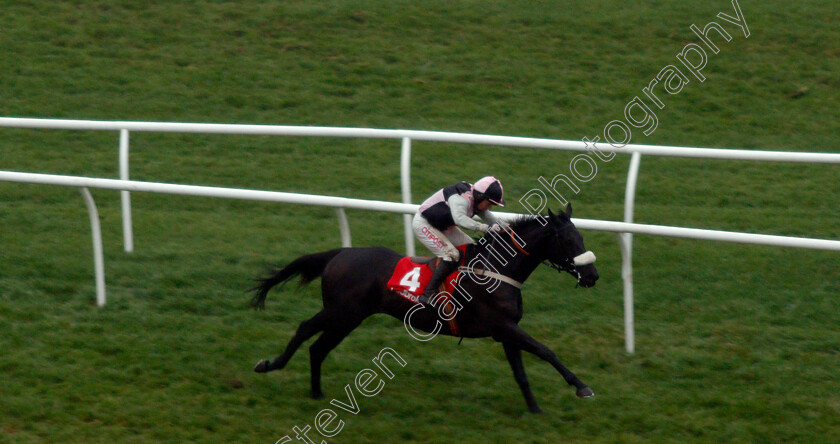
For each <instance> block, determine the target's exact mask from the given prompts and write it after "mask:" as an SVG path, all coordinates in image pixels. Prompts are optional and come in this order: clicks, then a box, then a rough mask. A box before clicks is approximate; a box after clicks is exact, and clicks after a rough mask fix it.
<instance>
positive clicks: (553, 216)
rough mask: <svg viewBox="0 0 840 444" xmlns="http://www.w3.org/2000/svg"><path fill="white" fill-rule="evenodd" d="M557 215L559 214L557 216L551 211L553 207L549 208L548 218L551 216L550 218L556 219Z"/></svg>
mask: <svg viewBox="0 0 840 444" xmlns="http://www.w3.org/2000/svg"><path fill="white" fill-rule="evenodd" d="M556 217H557V216H555V215H554V213H552V212H551V208H549V209H548V218H549V219H555V218H556Z"/></svg>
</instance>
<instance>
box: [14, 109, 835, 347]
mask: <svg viewBox="0 0 840 444" xmlns="http://www.w3.org/2000/svg"><path fill="white" fill-rule="evenodd" d="M0 127H12V128H33V129H62V130H95V131H118V132H119V134H120V139H119V152H120V155H119V159H120V162H119V163H120V165H119V171H120V178H121V180H119V181H117V180H109V179H94V178H84V177H71V176H56V175H38V174H28V173H13V172H0V181H3V180H6V181H13V182H27V181H30V180H31V182H29V183H43V184H53V185H64V186H73V187H79V188H82V189H83V190H84V189H85V188H108V189H114V190H121V196H122V214H123V237H124V246H125V250H126V251H127V252H131V251H133V249H134V242H133V235H132V224H131V203H130V192H131V191H146V192H157V193H174V194H188V195H200V196H209V197H222V198H235V199H255V200H268V201H275V202H287V203H300V204H307V205H325V206H333V207H336V212H337V216H338V219H339V229H340V232H341V238H342V245H344V246H350V244H351V242H350V228H349V224H348V222H347V216H346V214H345V213H344V208H360V209H368V210H374V211H390V212H397V213H404V214H405V217H404V224H405V243H406V254H409V255H414V254H415V248H414V237H413V235H412V232H411V214H413V213H414V212H415V211H416V208H417V206H416V205H412V204H411V200H412V198H411V141H412V140H423V141H431V142H447V143H467V144H481V145H498V146H512V147H523V148H538V149H553V150H569V151H587V144H586V143H584V142H582V141H571V140H555V139H538V138H528V137H510V136H494V135H482V134H464V133H452V132H437V131H415V130H394V129H371V128H340V127H314V126H284V125H239V124H213V123H176V122H130V121H122V122H121V121H93V120H66V119H33V118H13V117H0ZM131 131H142V132H177V133H204V134H239V135H275V136H298V137H307V136H317V137H346V138H377V139H398V140H400V141H401V161H400V184H401V189H402V199H403V203H402V204H398V203H393V202H382V201H367V200H361V199H348V198H343V197H330V196H315V195H306V194H293V193H281V192H270V191H256V190H238V189H232V188H213V187H196V186H191V185H172V184H160V183H149V182H134V181H129V180H128V178H129V168H128V162H129V132H131ZM598 149H599V150H600V151H601V152H608V153H610V152H614V153H624V154H632V157H631V161H630V168H629V171H628V176H627V187H626V192H625V211H624V222H611V221H599V220H585V219H575V223H576V224H577V225H578V226H579V227H580V228H584V229H592V230H604V231H613V232H616V233H619V244H620V246H621V253H622V273H621V274H622V279H623V281H624V308H625V311H624V316H625V346H626V349H627V351H628V352H629V353H633V351H634V348H635V341H634V336H633V331H634V327H633V322H634V321H633V265H632V240H633V239H632V233H642V234H651V235H658V236H671V237H685V238H692V239H705V240H715V241H723V242H741V243H755V244H762V245H775V246H782V247H797V248H811V249H826V250H835V251H840V247H838V246H840V241H835V240H824V239H809V238H798V237H789V236H772V235H761V234H750V233H735V232H727V231H718V230H701V229H692V228H680V227H666V226H658V225H640V224H633V223H632V222H633V213H634V206H635V204H634V201H635V192H636V191H635V190H636V183H637V178H638V174H639V166H640V161H641V156H642V155H643V154H644V155H654V156H674V157H688V158H704V159H724V160H753V161H774V162H800V163H827V164H840V154H838V153H802V152H789V151H757V150H735V149H719V148H691V147H673V146H656V145H632V144H628V145H625V146H623V147H620V148H616V147H613V146H611V145H609V144H599V145H598ZM83 195H85V201H86V203H88V208H89V209H90V208H93V211H95V205H94V204H93V201H92V199H90V200H88V195H89V193H88V194H85V191H83ZM91 205H93V207H91ZM394 205H397V206H394ZM508 216H509V215H508ZM91 221H92V222H93V213H91ZM97 224H98V218H97ZM92 229H93V226H92ZM94 231H96V230H94ZM94 236H95V235H94ZM94 242H96V241H95V240H94ZM97 301H101V304H104V278H103V282H102V296H101V299H100V296H99V281H98V280H97Z"/></svg>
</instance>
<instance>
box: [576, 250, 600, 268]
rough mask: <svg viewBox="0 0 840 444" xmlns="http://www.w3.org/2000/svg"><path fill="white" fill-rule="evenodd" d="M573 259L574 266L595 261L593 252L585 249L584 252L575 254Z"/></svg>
mask: <svg viewBox="0 0 840 444" xmlns="http://www.w3.org/2000/svg"><path fill="white" fill-rule="evenodd" d="M573 261H574V263H575V267H580V266H582V265H589V264H592V263H595V253H593V252H591V251H587V252H586V253H583V254H581V255H579V256H575V258H574V259H573Z"/></svg>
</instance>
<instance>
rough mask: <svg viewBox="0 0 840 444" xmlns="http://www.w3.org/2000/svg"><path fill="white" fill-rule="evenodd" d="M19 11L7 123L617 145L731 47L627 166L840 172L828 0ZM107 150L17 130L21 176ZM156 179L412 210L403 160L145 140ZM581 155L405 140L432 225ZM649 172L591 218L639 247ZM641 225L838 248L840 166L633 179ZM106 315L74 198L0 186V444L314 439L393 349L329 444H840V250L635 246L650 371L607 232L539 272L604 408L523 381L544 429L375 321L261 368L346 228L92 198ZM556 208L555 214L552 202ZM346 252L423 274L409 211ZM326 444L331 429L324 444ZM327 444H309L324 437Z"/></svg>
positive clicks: (550, 378) (318, 148) (487, 365)
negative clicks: (783, 154)
mask: <svg viewBox="0 0 840 444" xmlns="http://www.w3.org/2000/svg"><path fill="white" fill-rule="evenodd" d="M740 6H741V9H742V12H743V14H744V16H745V18H746V21H747V24H748V26H749V29H750V31H751V35H750V36H749V38H745V37H744V35H743V34H742V33H740V30H739V29H738V28H737V27H735V26H734V25H731V24H728V23H726V22H723V21H721V20H720V19H715V16H716V14H717V13H718V12H724V13H726V14H729V15H734V11H733V9H732V5H731V4H730V3H728V2H725V1H715V2H706V3H702V4H700V3H697V4H690V3H687V2H676V1H641V2H635V3H632V4H631V3H626V2H617V1H606V0H604V1H572V2H563V3H562V4H561V3H556V2H520V1H505V2H498V1H483V2H474V1H465V2H457V3H451V2H438V1H429V2H405V1H395V2H387V3H384V2H374V1H351V2H334V1H324V2H277V3H270V4H264V3H261V2H210V1H196V2H142V3H138V2H128V1H109V2H99V1H79V2H69V1H67V2H65V1H62V2H49V3H45V2H27V1H19V2H11V3H9V4H5V5H4V6H3V13H2V14H0V47H2V48H3V49H2V50H0V63H2V66H3V74H2V77H0V115H4V116H15V117H18V116H19V117H57V118H75V119H105V120H152V121H181V122H214V123H215V122H222V123H257V124H292V125H323V126H351V127H375V128H406V129H423V130H444V131H462V132H475V133H486V134H503V135H518V136H531V137H550V138H558V139H572V140H579V139H581V138H583V137H584V136H586V137H589V138H592V137H594V136H596V135H599V134H600V132H601V130H602V128H603V126H604V125H605V124H606V123H607V122H609V121H610V120H613V119H620V118H622V115H623V109H624V106H625V105H626V104H627V103H628V102H629V101H630V100H631V99H632V98H633V97H634V96H637V95H639V96H642V92H641V89H642V88H643V87H645V86H647V85H648V83H649V82H650V80H651V79H652V78H653V77H654V76H655V75H656V74H657V73H658V72H659V70H660V69H662V68H663V67H664V66H665V65H668V64H676V63H677V61H676V58H675V54H676V53H677V52H679V51H680V50H682V48H683V47H684V46H685V45H686V44H687V43H699V40H698V39H697V37H696V36H695V35H694V34H693V33H691V31H690V30H689V25H691V24H696V25H698V26H700V27H701V28H702V27H703V26H704V25H705V24H706V23H708V22H709V21H712V20H716V21H718V22H719V23H721V24H722V25H723V26H724V27H725V28H726V29H727V30H728V31H729V32H730V33H731V34H732V36H733V39H732V41H730V42H723V41H717V42H718V46H719V47H720V49H721V50H720V53H718V54H714V55H712V54H710V55H709V60H708V64H707V66H706V67H705V69H704V74H705V75H706V77H707V79H706V81H705V82H704V83H699V82H697V81H695V80H693V79H692V81H691V82H690V83H688V84H687V85H686V86H685V88H684V90H683V91H682V92H681V93H679V94H677V95H666V96H665V97H664V99H663V101H664V103H665V105H666V106H665V108H664V109H662V110H658V111H657V116H658V118H659V127H658V129H657V130H656V131H655V132H654V133H653V134H651V135H650V136H647V137H646V136H643V135H642V134H641V131H636V132H634V139H633V142H636V143H648V144H663V145H681V146H707V147H723V148H746V149H768V150H790V151H823V152H837V151H838V150H837V142H836V140H837V134H838V133H840V123H838V122H840V121H839V120H838V119H837V108H838V104H840V91H838V88H840V80H838V76H837V73H838V72H840V50H838V48H837V45H836V42H838V41H840V29H838V28H837V26H835V23H836V19H837V18H838V9H837V6H836V4H835V3H834V2H831V1H807V2H803V3H799V4H795V5H794V4H790V3H788V2H782V1H775V0H773V1H766V2H753V1H743V2H741V3H740ZM117 141H118V134H117V133H115V132H113V133H112V132H80V131H49V130H38V131H36V130H23V129H0V169H2V170H11V171H27V172H42V173H56V174H71V175H84V176H91V177H109V178H114V177H117ZM131 150H132V152H131V176H132V179H135V180H144V181H161V182H172V183H182V184H199V185H212V186H230V187H240V188H254V189H266V190H278V191H290V192H305V193H315V194H327V195H338V196H348V197H357V198H365V199H382V200H390V201H399V200H400V198H401V195H400V189H399V143H398V141H390V140H352V139H330V138H280V137H245V136H222V135H195V134H188V135H184V134H154V133H132V134H131ZM572 155H573V154H572V153H563V152H549V151H542V150H528V149H515V148H500V147H485V146H467V145H456V144H432V143H425V142H415V143H414V152H413V158H412V182H413V194H414V198H415V200H416V201H419V200H421V199H422V198H423V197H424V196H426V195H427V194H429V193H431V192H433V191H435V190H436V189H437V188H439V187H440V186H443V185H445V184H449V183H452V182H454V181H458V180H476V179H477V178H479V177H481V176H483V175H487V174H493V175H496V176H497V177H500V178H501V179H502V180H503V182H504V184H505V190H506V193H507V200H508V202H510V205H509V208H508V209H509V210H510V211H514V212H522V211H523V208H522V206H521V205H519V204H518V202H517V200H518V199H519V197H521V196H522V195H524V194H525V193H526V192H527V191H528V190H529V189H531V188H535V187H537V186H539V184H538V182H537V178H538V177H540V176H545V177H553V176H554V175H555V174H559V173H566V172H567V171H568V164H569V160H570V159H571V157H572ZM628 158H629V156H623V155H619V156H617V157H616V159H615V160H613V161H611V162H609V163H599V165H598V166H599V170H598V173H597V176H596V178H595V179H593V180H592V181H591V182H588V183H586V184H583V185H582V186H581V188H582V190H581V192H580V193H579V194H578V195H576V196H575V198H574V201H573V202H574V205H575V216H576V217H581V218H593V219H607V220H620V219H621V217H622V211H623V195H624V181H625V177H626V171H627V165H628ZM641 165H642V169H641V176H640V181H639V188H638V195H637V211H636V220H637V221H638V222H642V223H656V224H663V225H675V226H687V227H698V228H711V229H724V230H734V231H746V232H756V233H769V234H784V235H793V236H807V237H822V238H829V239H840V224H838V218H837V208H838V207H840V195H838V180H837V177H838V170H837V168H836V166H814V165H799V164H778V163H756V162H741V161H737V162H724V161H714V160H692V159H675V158H654V157H650V156H646V157H644V158H643V159H642V164H641ZM93 194H94V197H95V198H96V201H97V204H98V205H99V210H100V214H101V219H102V224H103V235H104V238H105V261H106V276H107V284H108V304H107V306H106V307H104V308H98V307H96V305H95V301H94V286H93V264H92V259H91V252H90V250H91V246H90V234H89V226H88V219H87V213H86V210H85V207H84V204H83V201H82V199H81V197H80V195H79V193H78V191H76V190H73V189H66V188H58V187H48V186H38V185H23V184H8V183H0V227H2V228H0V350H2V353H3V357H2V359H0V374H1V375H2V377H0V441H3V442H60V441H65V442H153V441H164V442H176V441H177V442H275V441H277V440H278V439H280V438H281V437H282V436H284V435H287V434H293V432H292V427H293V426H298V427H301V428H302V427H304V426H305V425H307V424H308V425H311V424H312V422H313V420H314V417H315V415H316V414H317V413H318V412H319V411H320V410H322V409H324V408H328V407H329V406H330V405H329V399H331V398H333V397H336V398H339V399H341V397H342V396H343V390H342V388H343V386H344V385H345V384H348V383H352V380H353V377H354V376H355V375H356V373H357V372H358V371H359V370H361V369H363V368H366V367H371V363H370V359H371V358H373V357H374V356H375V355H376V353H378V352H379V351H380V350H381V349H382V348H383V347H391V348H393V349H394V350H396V351H397V352H398V353H399V354H400V355H401V356H402V357H403V358H404V359H405V360H406V361H407V365H406V367H405V368H398V369H396V371H395V373H396V376H395V378H394V379H393V380H389V381H388V382H387V384H386V387H385V388H384V390H383V391H382V392H381V393H380V394H379V395H378V396H376V397H373V398H363V399H358V401H359V404H360V408H361V411H360V413H359V414H358V415H355V416H354V415H350V414H348V413H344V412H339V413H340V419H342V420H344V421H345V427H344V429H343V430H342V431H341V432H340V434H339V435H337V436H336V437H334V438H330V439H327V441H328V442H333V441H339V442H358V443H364V442H464V443H468V442H476V443H477V442H499V443H507V442H539V443H542V442H545V443H557V442H581V443H584V442H585V443H591V442H622V443H624V442H681V443H682V442H698V443H706V442H750V443H755V442H819V443H823V442H838V441H840V419H839V418H840V395H838V390H837V388H838V387H840V377H839V376H838V375H840V329H838V325H840V302H838V292H840V284H839V283H838V282H840V271H839V270H840V259H838V256H837V254H836V253H830V252H819V251H808V250H797V249H781V248H771V247H762V246H748V245H736V244H723V243H711V242H701V241H693V240H680V239H670V238H659V237H650V236H636V237H635V245H634V262H635V276H634V277H635V284H636V294H637V299H636V333H637V351H636V353H635V354H633V355H628V354H627V353H625V351H624V345H623V344H624V337H623V325H622V301H621V278H620V254H619V250H618V245H617V242H616V236H615V235H614V234H610V233H601V232H593V231H585V232H584V233H583V234H584V236H585V238H586V243H587V246H588V247H589V248H590V249H592V250H593V251H595V253H596V254H597V255H598V263H597V265H598V267H599V271H600V273H601V280H600V281H599V283H598V285H597V286H596V287H595V288H592V289H588V290H583V289H576V288H574V282H573V280H572V279H571V278H570V277H568V276H558V275H557V274H556V273H554V272H553V271H551V270H548V269H544V270H539V271H538V272H536V273H535V274H534V275H533V277H532V278H531V279H530V280H529V281H528V283H527V284H526V287H525V289H524V302H525V312H526V314H525V318H524V319H523V320H522V323H521V325H523V327H524V328H525V329H526V330H528V331H529V332H530V333H531V334H532V335H533V336H534V337H536V338H537V339H539V340H541V341H543V342H544V343H545V344H547V345H548V346H550V347H551V348H552V349H553V350H554V351H555V352H556V353H557V354H558V356H559V357H560V359H561V361H563V362H564V363H565V364H567V366H568V367H570V368H571V369H572V370H573V371H574V372H575V373H577V374H578V375H579V376H580V377H581V378H582V379H583V380H584V381H585V382H587V383H588V384H589V385H590V386H591V387H592V388H593V389H594V390H595V392H596V394H597V396H596V398H594V399H593V400H585V401H584V400H578V399H577V398H575V397H574V392H573V390H572V389H571V388H569V387H567V386H566V385H565V383H563V381H562V378H561V377H560V376H559V375H558V374H557V373H556V372H555V371H554V370H553V369H552V368H551V367H550V366H549V365H548V364H546V363H544V362H541V361H539V360H538V359H536V358H534V357H532V356H526V358H525V365H526V369H527V371H528V374H529V377H530V380H531V384H532V387H533V389H534V393H535V395H536V397H537V399H538V401H539V402H540V405H541V406H542V407H543V409H544V410H545V411H546V414H544V415H531V414H528V413H526V412H527V409H526V408H525V403H524V401H523V400H522V396H521V394H520V392H519V389H518V387H517V386H516V384H515V382H514V380H513V377H512V375H511V372H510V369H509V367H508V364H507V362H506V360H505V358H504V354H503V352H502V350H501V347H500V346H499V345H498V344H495V343H493V342H492V341H490V340H465V341H464V342H463V344H461V345H460V346H459V345H457V341H456V340H454V339H452V338H443V337H439V338H436V339H435V340H433V341H431V342H429V343H419V342H417V341H414V340H412V339H411V338H410V337H409V336H408V335H407V334H406V332H405V330H403V328H402V325H401V322H400V321H398V320H396V319H392V318H388V317H384V316H380V317H374V318H371V319H369V320H367V321H366V322H365V324H364V325H363V326H362V327H361V328H359V329H358V330H357V331H356V332H354V333H353V334H352V335H351V336H350V337H349V338H348V339H347V340H346V341H345V342H344V343H342V344H341V345H340V346H339V347H338V348H337V349H336V350H335V351H334V352H333V353H332V354H331V355H330V357H329V358H328V359H327V361H326V363H325V365H324V390H325V392H326V396H327V398H326V399H324V400H311V399H309V398H308V391H309V370H308V368H309V365H308V356H307V351H306V348H305V347H304V348H302V349H301V351H300V352H299V354H298V355H296V356H295V358H294V359H292V361H291V363H290V364H289V366H288V367H287V368H286V369H284V370H283V371H281V372H277V373H271V374H269V375H257V374H254V373H252V371H251V369H252V366H253V364H254V363H255V362H256V361H257V360H258V359H260V358H263V357H270V356H274V355H276V354H277V353H279V352H280V351H281V350H282V348H283V347H285V345H286V342H287V341H288V339H289V338H290V337H291V335H292V334H293V332H294V330H295V329H296V328H297V326H298V324H299V323H300V322H301V321H303V320H305V319H307V318H308V317H310V316H311V315H312V314H314V313H315V312H317V310H318V309H319V307H320V292H319V289H318V285H317V282H316V285H312V286H311V287H307V288H304V289H298V288H297V287H296V286H294V285H289V286H287V287H285V288H284V289H283V290H280V291H278V292H275V293H272V294H271V295H270V297H269V301H268V306H267V310H266V311H264V312H254V311H252V310H250V309H249V308H248V306H247V302H248V300H249V295H248V294H246V293H245V290H246V289H247V288H248V287H249V286H251V285H252V282H251V281H250V279H251V278H253V277H255V276H257V275H259V274H260V273H261V272H262V271H263V270H264V268H265V267H266V265H267V264H272V263H287V262H289V261H291V260H292V259H294V258H295V257H297V256H299V255H302V254H306V253H309V252H314V251H320V250H325V249H330V248H334V247H336V246H338V245H340V239H339V233H338V225H337V221H336V218H335V213H334V211H333V210H331V209H326V208H318V207H305V206H294V205H283V204H267V203H255V202H240V201H230V200H215V199H204V198H188V197H173V196H163V195H151V194H140V193H135V194H133V195H132V202H133V207H134V227H135V242H136V251H135V252H134V253H132V254H126V253H124V252H123V251H122V232H121V225H120V213H119V211H120V210H119V194H118V193H116V192H111V191H101V190H94V191H93ZM554 205H555V206H557V205H556V202H555V203H554ZM348 215H349V218H350V224H351V228H352V230H353V242H354V245H357V246H366V245H385V246H388V247H391V248H394V249H396V250H401V249H402V248H403V240H402V225H401V223H402V219H401V216H398V215H391V214H378V213H371V212H364V211H348ZM310 436H311V437H317V436H318V435H317V433H314V432H310ZM318 442H320V441H318Z"/></svg>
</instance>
